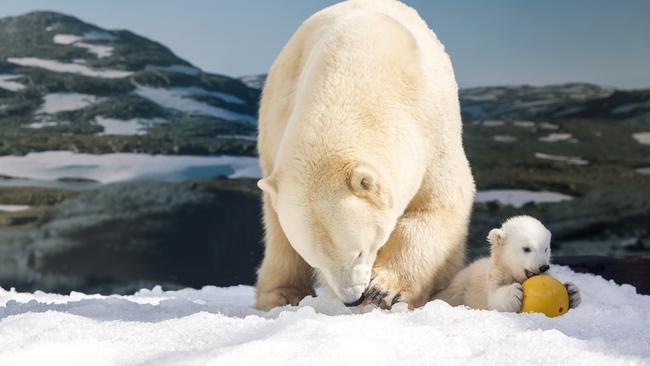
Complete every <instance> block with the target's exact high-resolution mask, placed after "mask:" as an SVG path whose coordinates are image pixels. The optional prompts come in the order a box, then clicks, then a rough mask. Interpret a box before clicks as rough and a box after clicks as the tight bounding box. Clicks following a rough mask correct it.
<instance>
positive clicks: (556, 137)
mask: <svg viewBox="0 0 650 366" xmlns="http://www.w3.org/2000/svg"><path fill="white" fill-rule="evenodd" d="M571 138H572V136H571V134H570V133H550V134H548V135H547V136H542V137H540V138H539V141H542V142H558V141H567V140H571Z"/></svg>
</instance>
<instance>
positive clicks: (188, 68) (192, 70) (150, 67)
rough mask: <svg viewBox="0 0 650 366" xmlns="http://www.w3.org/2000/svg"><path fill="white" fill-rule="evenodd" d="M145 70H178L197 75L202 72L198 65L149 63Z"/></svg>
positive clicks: (178, 71) (182, 72)
mask: <svg viewBox="0 0 650 366" xmlns="http://www.w3.org/2000/svg"><path fill="white" fill-rule="evenodd" d="M144 69H145V70H154V71H164V72H177V73H181V74H186V75H191V76H197V75H200V74H201V70H199V69H197V68H196V67H192V66H188V65H171V66H156V65H147V66H145V68H144Z"/></svg>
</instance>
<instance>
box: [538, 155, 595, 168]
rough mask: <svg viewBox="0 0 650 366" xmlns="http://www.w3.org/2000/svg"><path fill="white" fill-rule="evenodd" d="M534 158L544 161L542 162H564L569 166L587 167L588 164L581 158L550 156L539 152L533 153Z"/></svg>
mask: <svg viewBox="0 0 650 366" xmlns="http://www.w3.org/2000/svg"><path fill="white" fill-rule="evenodd" d="M535 157H536V158H537V159H544V160H553V161H564V162H566V163H568V164H570V165H587V164H589V162H588V161H587V160H584V159H582V158H578V157H574V156H562V155H551V154H544V153H540V152H536V153H535Z"/></svg>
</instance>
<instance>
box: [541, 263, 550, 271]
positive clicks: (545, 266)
mask: <svg viewBox="0 0 650 366" xmlns="http://www.w3.org/2000/svg"><path fill="white" fill-rule="evenodd" d="M549 268H551V267H549V265H548V264H545V265H543V266H541V267H539V273H544V272H546V271H548V269H549Z"/></svg>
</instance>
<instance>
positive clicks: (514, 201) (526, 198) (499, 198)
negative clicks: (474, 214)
mask: <svg viewBox="0 0 650 366" xmlns="http://www.w3.org/2000/svg"><path fill="white" fill-rule="evenodd" d="M572 199H573V197H571V196H568V195H566V194H562V193H556V192H548V191H539V192H536V191H528V190H524V189H493V190H487V191H479V192H476V196H475V197H474V201H475V202H481V203H486V202H497V203H499V204H501V205H504V206H512V207H514V208H521V207H523V206H524V205H525V204H527V203H531V202H534V203H557V202H562V201H570V200H572Z"/></svg>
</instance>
